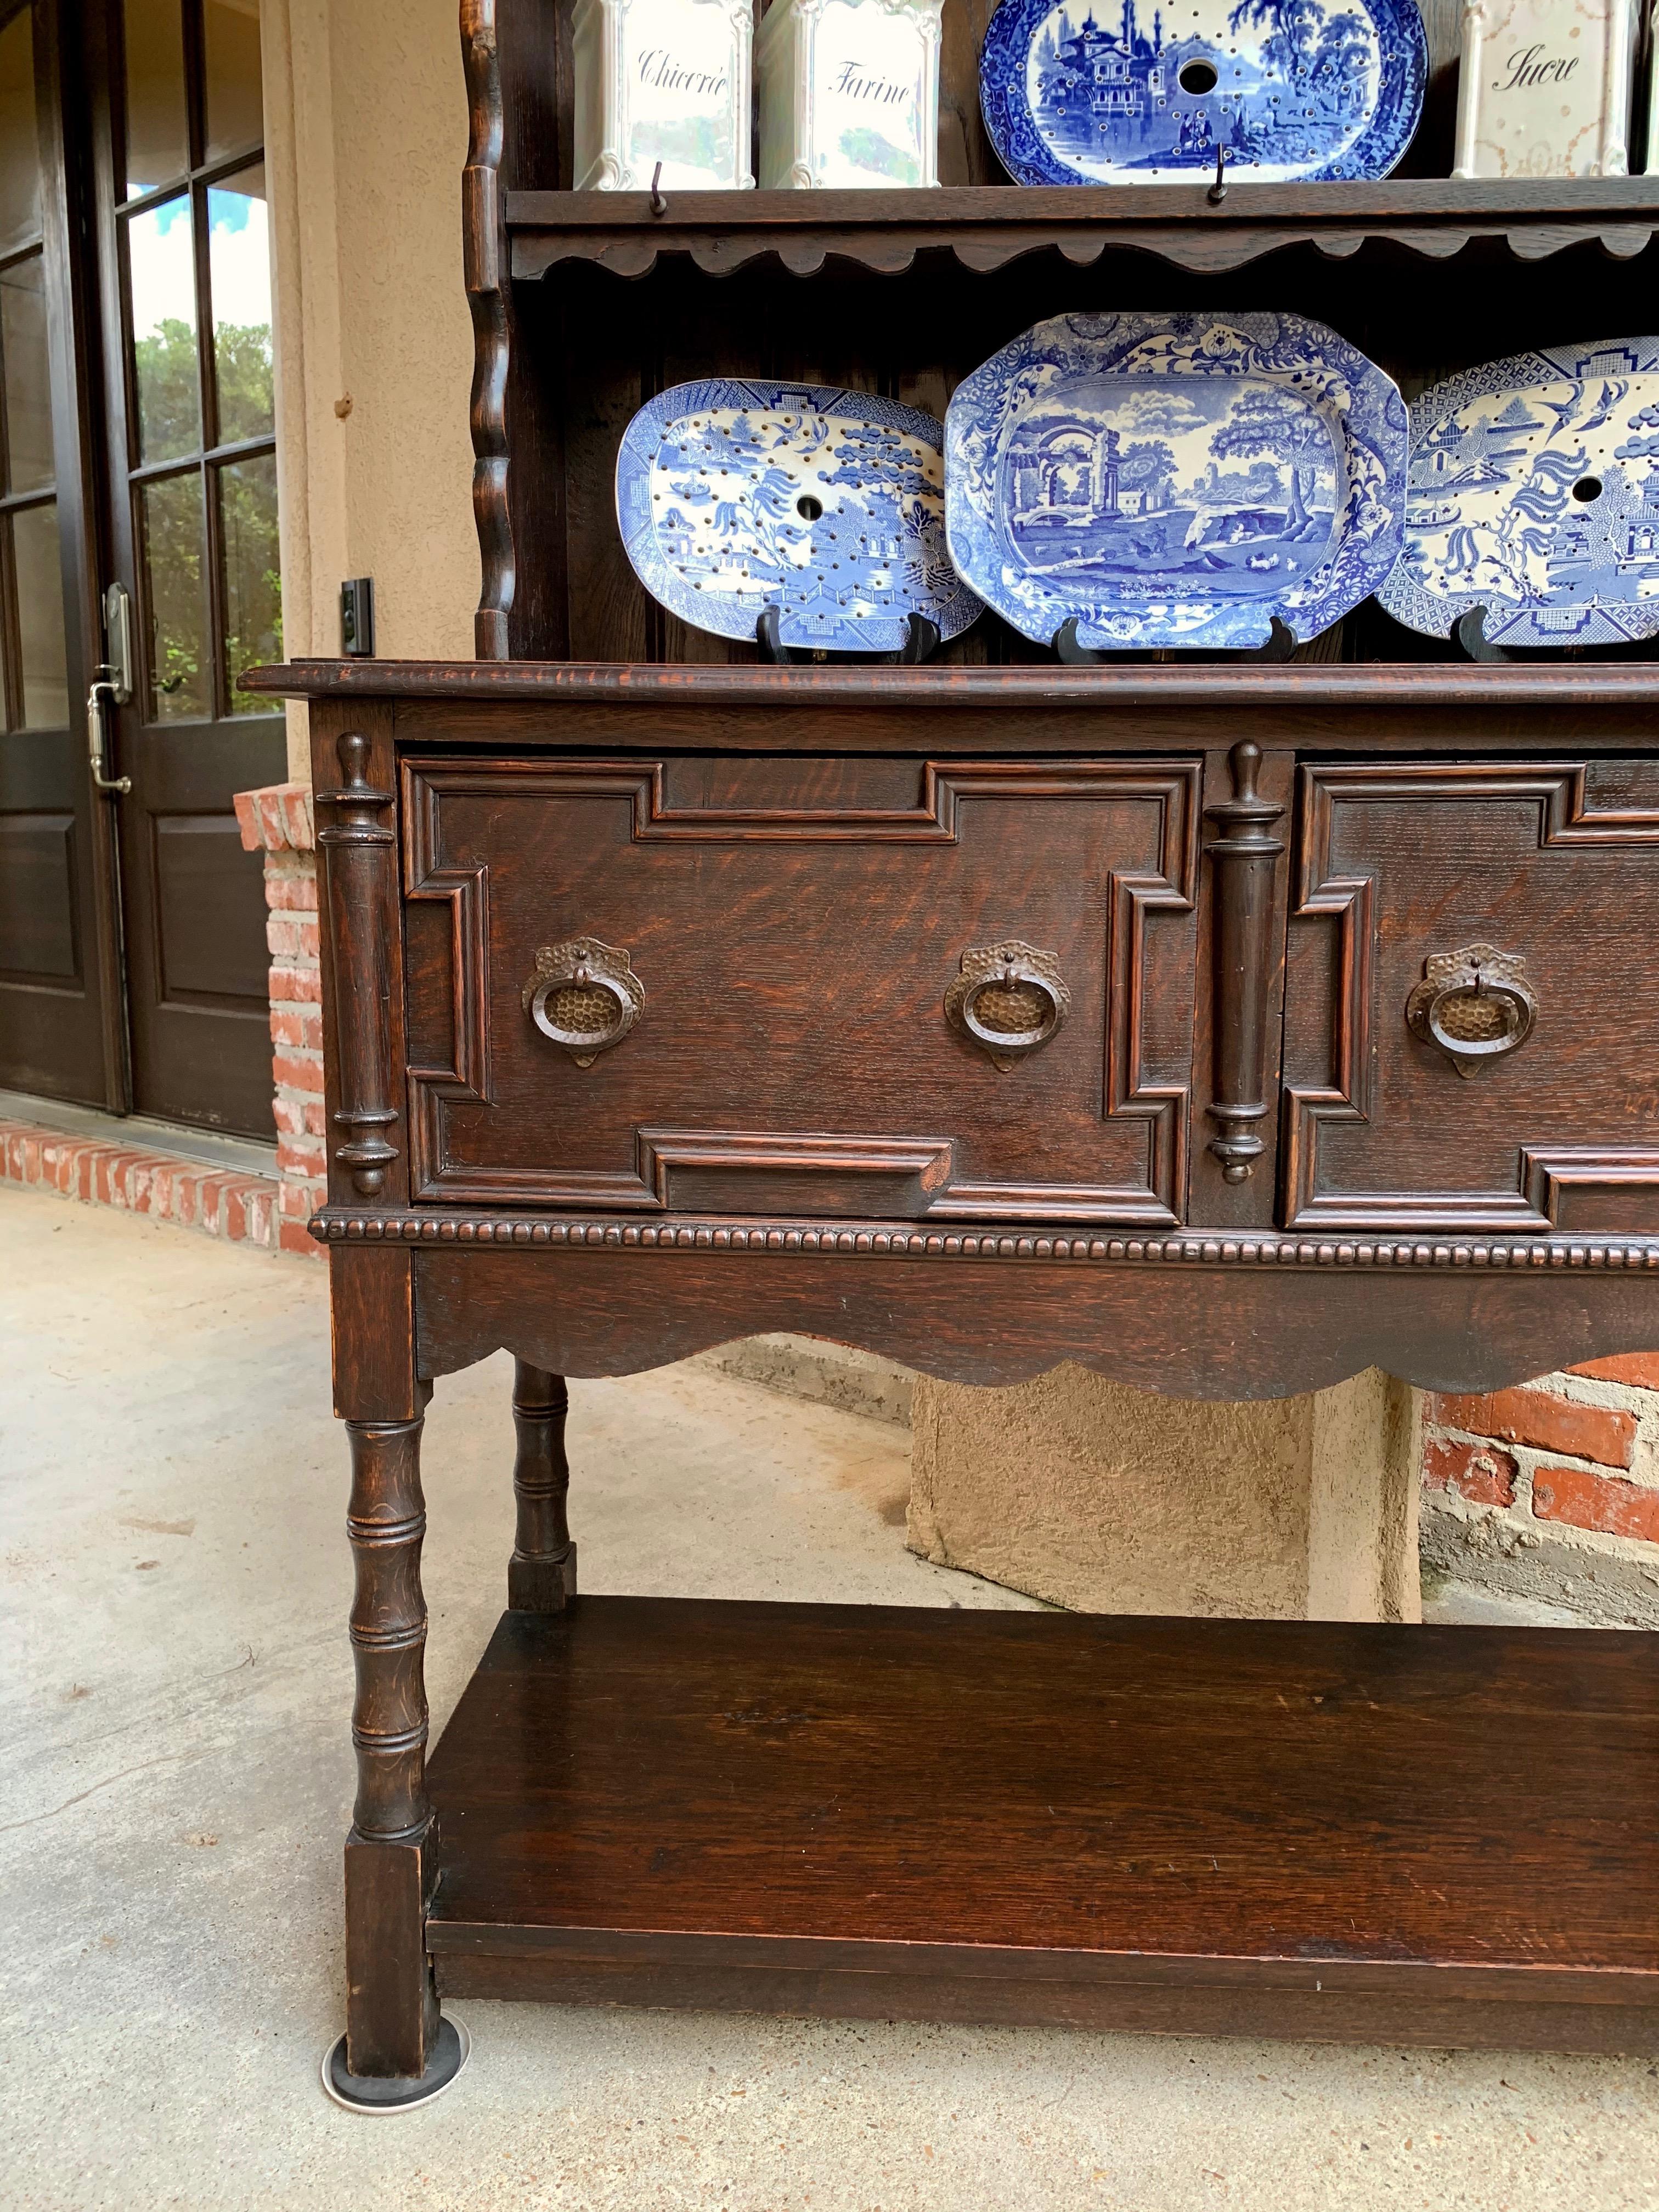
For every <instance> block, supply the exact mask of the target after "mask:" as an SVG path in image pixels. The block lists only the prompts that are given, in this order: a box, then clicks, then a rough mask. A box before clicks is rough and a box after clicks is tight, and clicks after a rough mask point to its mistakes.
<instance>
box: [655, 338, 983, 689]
mask: <svg viewBox="0 0 1659 2212" xmlns="http://www.w3.org/2000/svg"><path fill="white" fill-rule="evenodd" d="M943 443H944V432H943V428H942V427H941V425H940V424H939V423H938V422H935V421H934V419H933V416H931V415H923V414H920V413H918V411H917V410H915V408H913V407H901V406H899V405H898V404H897V403H896V401H893V400H890V399H881V398H877V397H876V396H875V394H874V393H872V392H842V391H836V390H832V389H830V388H829V386H824V385H817V384H763V383H756V382H753V381H750V380H743V381H736V380H730V379H726V378H709V379H707V380H703V381H702V382H699V383H696V384H677V385H674V386H671V387H670V389H669V390H668V391H666V392H659V394H658V396H657V397H656V398H654V399H653V400H651V401H649V402H648V403H647V405H645V406H644V407H642V408H641V410H640V411H639V413H638V414H637V415H636V416H635V417H634V419H633V421H632V422H630V423H629V426H628V428H627V430H626V431H625V432H624V433H623V441H622V447H621V450H620V451H619V453H617V520H618V522H619V523H620V525H621V527H622V536H623V544H624V546H625V547H626V548H627V550H628V557H629V560H630V561H631V562H633V564H634V568H635V573H636V574H637V575H638V576H639V579H640V581H641V583H642V584H643V585H644V586H645V587H646V589H647V591H648V592H650V593H651V595H652V597H653V599H657V600H658V601H659V602H660V604H661V605H663V606H665V607H666V608H667V609H668V611H669V612H670V613H671V614H675V615H678V616H679V617H680V618H681V619H682V621H684V622H688V623H691V624H692V625H693V626H694V627H695V628H696V629H706V630H712V631H713V632H714V635H716V636H717V637H740V638H748V639H750V641H752V640H753V638H754V635H755V625H756V623H757V621H758V620H759V618H760V617H761V615H762V614H763V612H764V611H765V610H766V609H767V608H768V607H775V608H776V609H777V610H778V615H779V637H780V641H781V643H782V644H784V645H786V646H796V647H820V648H822V649H823V650H826V651H829V652H832V653H892V652H896V651H897V650H899V648H900V647H902V646H903V645H904V644H905V643H906V641H907V640H908V635H909V617H910V616H911V614H912V613H915V614H919V615H923V616H925V617H927V620H928V621H929V622H932V623H935V624H936V625H937V626H938V629H939V636H940V638H941V640H944V639H945V638H951V637H955V636H957V635H958V633H959V632H961V631H963V630H964V629H967V628H968V626H969V623H972V622H974V621H975V620H976V619H977V617H978V616H979V614H980V612H981V608H980V603H979V601H978V600H977V599H975V597H974V594H973V593H972V592H970V591H969V589H968V587H967V586H966V585H965V584H964V583H963V580H962V579H961V578H960V577H959V576H958V575H957V572H956V570H955V569H954V568H952V567H951V556H950V555H949V554H948V553H947V552H946V550H945V489H944V475H945V463H944V456H943V452H942V447H943Z"/></svg>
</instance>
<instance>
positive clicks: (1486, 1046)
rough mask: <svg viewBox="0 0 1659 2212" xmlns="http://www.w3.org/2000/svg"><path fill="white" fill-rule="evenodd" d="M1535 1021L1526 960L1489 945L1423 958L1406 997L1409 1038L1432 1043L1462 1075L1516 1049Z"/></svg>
mask: <svg viewBox="0 0 1659 2212" xmlns="http://www.w3.org/2000/svg"><path fill="white" fill-rule="evenodd" d="M1537 1019H1538V999H1537V994H1535V993H1534V990H1533V988H1532V986H1531V984H1530V983H1529V982H1528V980H1527V963H1526V962H1525V961H1524V960H1523V959H1522V958H1521V957H1520V956H1519V954H1518V953H1514V952H1502V951H1499V950H1498V947H1497V945H1465V946H1464V947H1463V949H1462V951H1461V952H1441V953H1437V954H1436V955H1435V957H1433V958H1432V959H1431V960H1426V961H1425V962H1424V963H1423V981H1421V982H1420V983H1419V985H1418V986H1417V988H1416V989H1415V990H1414V991H1413V993H1412V994H1411V996H1410V998H1409V999H1407V1001H1406V1020H1407V1024H1408V1026H1409V1027H1410V1030H1411V1032H1412V1034H1413V1036H1418V1037H1421V1039H1422V1040H1423V1042H1424V1043H1425V1044H1433V1045H1438V1047H1439V1048H1440V1049H1441V1051H1442V1052H1443V1053H1445V1054H1447V1055H1448V1056H1449V1059H1450V1060H1451V1062H1452V1064H1453V1066H1455V1068H1456V1070H1457V1072H1458V1073H1459V1074H1460V1075H1462V1076H1474V1075H1478V1074H1479V1073H1480V1071H1481V1069H1482V1068H1483V1067H1486V1066H1490V1065H1491V1063H1492V1061H1493V1060H1501V1059H1503V1058H1504V1055H1505V1054H1508V1053H1511V1052H1518V1051H1519V1050H1520V1048H1521V1047H1522V1045H1523V1044H1525V1042H1526V1041H1527V1039H1528V1037H1529V1036H1531V1035H1532V1032H1533V1024H1534V1023H1535V1022H1536V1021H1537Z"/></svg>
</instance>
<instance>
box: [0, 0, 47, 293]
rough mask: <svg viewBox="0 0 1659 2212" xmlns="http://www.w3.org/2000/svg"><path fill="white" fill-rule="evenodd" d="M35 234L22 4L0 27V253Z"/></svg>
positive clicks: (35, 148)
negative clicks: (20, 9) (4, 25)
mask: <svg viewBox="0 0 1659 2212" xmlns="http://www.w3.org/2000/svg"><path fill="white" fill-rule="evenodd" d="M39 237H40V136H39V134H38V132H37V131H36V129H35V123H34V33H33V28H32V27H31V24H30V19H29V11H28V9H27V8H25V9H23V11H22V13H21V15H14V16H13V17H12V19H11V21H10V22H9V23H8V24H7V26H6V27H5V29H4V30H3V31H0V253H10V252H15V249H16V248H17V247H18V246H27V244H28V242H29V240H31V239H32V238H39Z"/></svg>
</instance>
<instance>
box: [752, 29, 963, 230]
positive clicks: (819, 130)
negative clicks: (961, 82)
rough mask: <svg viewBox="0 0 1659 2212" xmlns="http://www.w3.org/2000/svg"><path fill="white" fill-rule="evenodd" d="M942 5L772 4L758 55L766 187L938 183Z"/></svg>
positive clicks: (890, 186) (762, 164) (762, 168)
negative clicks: (940, 19) (940, 21)
mask: <svg viewBox="0 0 1659 2212" xmlns="http://www.w3.org/2000/svg"><path fill="white" fill-rule="evenodd" d="M942 5H943V0H772V5H771V8H770V9H769V10H768V12H767V14H766V15H765V17H764V18H763V21H762V23H761V27H760V33H759V35H758V37H757V40H756V46H755V66H756V70H757V75H758V76H759V79H760V179H761V183H762V184H763V185H766V186H768V187H777V186H780V185H824V186H829V187H842V188H845V187H847V186H859V185H868V186H871V187H872V188H879V187H882V186H885V187H886V188H887V189H888V190H892V189H893V188H894V187H896V186H902V185H936V184H937V183H938V182H939V13H940V9H941V7H942Z"/></svg>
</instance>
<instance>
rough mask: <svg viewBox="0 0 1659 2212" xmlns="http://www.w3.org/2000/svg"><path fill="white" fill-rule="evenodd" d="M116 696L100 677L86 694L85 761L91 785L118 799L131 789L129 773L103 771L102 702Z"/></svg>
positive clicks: (111, 687)
mask: <svg viewBox="0 0 1659 2212" xmlns="http://www.w3.org/2000/svg"><path fill="white" fill-rule="evenodd" d="M116 697H117V694H116V690H115V686H114V685H113V684H110V683H106V681H105V680H104V679H103V678H101V677H100V679H99V680H98V682H97V683H96V684H94V685H93V687H92V689H91V690H90V691H88V694H87V763H88V767H89V768H90V769H91V770H92V787H93V789H94V791H101V792H103V793H106V796H108V797H109V798H111V799H120V798H122V797H124V796H125V793H128V792H129V791H131V789H132V778H131V776H130V775H105V773H104V762H105V759H106V754H105V751H104V702H105V700H106V699H115V698H116Z"/></svg>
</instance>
